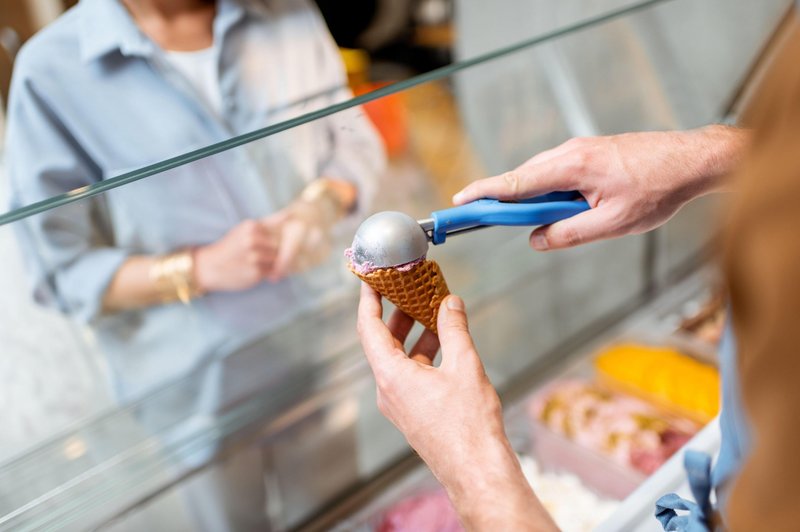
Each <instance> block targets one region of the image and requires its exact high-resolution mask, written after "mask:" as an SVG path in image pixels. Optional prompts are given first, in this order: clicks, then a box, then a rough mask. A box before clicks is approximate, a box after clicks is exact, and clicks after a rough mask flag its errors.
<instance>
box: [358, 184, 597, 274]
mask: <svg viewBox="0 0 800 532" xmlns="http://www.w3.org/2000/svg"><path fill="white" fill-rule="evenodd" d="M588 208H589V204H588V203H586V201H585V200H584V199H583V197H582V196H581V195H580V194H578V193H577V192H552V193H550V194H545V195H543V196H537V197H535V198H531V199H527V200H523V201H518V202H508V201H498V200H495V199H480V200H477V201H473V202H470V203H466V204H464V205H459V206H458V207H452V208H450V209H444V210H441V211H435V212H433V213H431V217H430V218H428V219H425V220H414V219H413V218H412V217H410V216H408V215H407V214H403V213H402V212H395V211H384V212H379V213H377V214H374V215H372V216H370V217H369V218H367V219H366V220H364V222H363V223H362V224H361V226H360V227H359V228H358V231H356V235H355V238H354V239H353V246H352V248H350V250H349V258H350V260H351V263H352V265H353V267H354V268H357V269H360V270H361V272H362V273H368V272H369V271H371V270H374V269H378V268H391V267H397V266H400V265H403V264H407V263H411V262H414V261H416V260H420V259H422V258H424V257H425V255H426V253H427V252H428V242H433V244H434V245H437V244H442V243H444V241H445V240H446V238H447V237H448V236H452V235H455V234H460V233H464V232H468V231H473V230H475V229H481V228H483V227H489V226H493V225H510V226H534V225H547V224H551V223H554V222H557V221H559V220H563V219H564V218H569V217H570V216H574V215H576V214H578V213H580V212H583V211H585V210H587V209H588Z"/></svg>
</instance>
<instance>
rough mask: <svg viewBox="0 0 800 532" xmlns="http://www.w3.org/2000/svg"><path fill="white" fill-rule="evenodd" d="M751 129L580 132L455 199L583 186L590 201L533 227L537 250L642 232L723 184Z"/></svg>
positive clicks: (459, 201) (502, 197) (507, 196)
mask: <svg viewBox="0 0 800 532" xmlns="http://www.w3.org/2000/svg"><path fill="white" fill-rule="evenodd" d="M749 136H750V134H749V132H748V131H746V130H743V129H738V128H733V127H728V126H708V127H705V128H701V129H696V130H691V131H668V132H645V133H627V134H623V135H614V136H608V137H593V138H576V139H572V140H569V141H567V142H565V143H564V144H562V145H560V146H558V147H556V148H554V149H552V150H548V151H545V152H542V153H540V154H538V155H536V156H535V157H533V158H532V159H530V160H528V161H527V162H525V163H523V164H522V165H521V166H519V167H518V168H516V169H515V170H512V171H510V172H506V173H505V174H501V175H499V176H496V177H490V178H487V179H482V180H479V181H475V182H474V183H471V184H470V185H468V186H467V187H466V188H464V190H462V191H461V192H459V193H458V194H456V195H455V196H454V197H453V201H454V203H456V204H458V205H461V204H464V203H467V202H469V201H472V200H476V199H479V198H484V197H489V198H497V199H500V200H516V199H525V198H531V197H533V196H538V195H540V194H545V193H548V192H554V191H567V190H577V191H579V192H580V193H581V194H582V195H583V196H584V197H585V198H586V200H587V201H588V202H589V205H591V206H592V209H590V210H588V211H586V212H583V213H581V214H578V215H576V216H573V217H572V218H567V219H566V220H562V221H560V222H556V223H554V224H552V225H549V226H545V227H541V228H539V229H537V230H535V231H533V233H531V238H530V243H531V246H532V247H533V248H534V249H537V250H540V251H544V250H548V249H558V248H565V247H571V246H576V245H578V244H584V243H587V242H592V241H595V240H601V239H606V238H613V237H618V236H623V235H628V234H637V233H643V232H645V231H649V230H650V229H654V228H655V227H658V226H659V225H661V224H663V223H664V222H666V221H667V220H669V219H670V218H671V217H672V215H674V214H675V213H676V212H677V211H678V209H680V208H681V207H682V206H683V205H684V204H686V203H687V202H689V201H690V200H692V199H694V198H696V197H698V196H701V195H704V194H707V193H709V192H713V191H714V190H716V189H719V188H721V186H722V185H723V183H724V178H725V177H726V176H727V174H728V173H729V172H730V171H731V170H732V169H733V168H734V167H735V165H736V164H737V162H738V161H739V158H740V157H741V155H742V154H743V153H744V151H745V148H746V147H747V144H748V141H749Z"/></svg>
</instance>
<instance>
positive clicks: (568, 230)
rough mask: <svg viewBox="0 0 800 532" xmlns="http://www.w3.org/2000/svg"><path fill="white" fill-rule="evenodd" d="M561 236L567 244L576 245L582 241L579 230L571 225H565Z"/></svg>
mask: <svg viewBox="0 0 800 532" xmlns="http://www.w3.org/2000/svg"><path fill="white" fill-rule="evenodd" d="M561 236H562V238H563V241H564V242H565V243H566V244H567V245H568V246H577V245H578V244H580V243H581V242H583V238H582V236H581V234H580V231H578V230H577V229H576V228H574V227H572V226H569V227H565V228H564V231H563V233H562V235H561Z"/></svg>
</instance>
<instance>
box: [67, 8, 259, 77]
mask: <svg viewBox="0 0 800 532" xmlns="http://www.w3.org/2000/svg"><path fill="white" fill-rule="evenodd" d="M80 7H81V9H82V10H83V13H82V19H81V30H82V31H81V32H80V53H81V60H82V61H84V62H87V63H88V62H91V61H93V60H95V59H98V58H100V57H103V56H104V55H106V54H108V53H110V52H113V51H115V50H119V51H120V53H122V55H126V56H145V57H147V56H150V55H152V54H153V53H154V52H155V51H156V50H157V49H158V47H157V46H156V44H155V43H153V41H151V40H150V38H149V37H147V36H146V35H145V34H144V33H142V31H141V30H140V29H139V27H138V26H137V25H136V23H135V22H134V21H133V18H132V17H131V16H130V14H129V13H128V10H127V9H125V6H123V5H122V3H121V2H120V0H81V2H80ZM247 8H250V3H249V2H244V5H243V3H241V2H239V1H238V0H217V15H216V17H215V19H214V38H215V40H219V41H220V42H221V41H222V39H223V38H224V36H225V34H226V33H227V31H228V30H229V29H230V28H231V27H233V26H234V25H235V24H236V23H237V22H238V21H239V20H241V19H242V17H244V15H245V13H246V11H247Z"/></svg>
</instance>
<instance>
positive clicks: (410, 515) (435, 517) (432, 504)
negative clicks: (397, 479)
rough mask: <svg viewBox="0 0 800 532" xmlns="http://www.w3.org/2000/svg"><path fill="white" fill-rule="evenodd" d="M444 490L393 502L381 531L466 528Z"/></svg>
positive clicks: (453, 531) (431, 531)
mask: <svg viewBox="0 0 800 532" xmlns="http://www.w3.org/2000/svg"><path fill="white" fill-rule="evenodd" d="M463 530H464V528H463V527H462V526H461V523H460V522H459V520H458V514H457V513H456V511H455V509H454V508H453V505H452V504H451V503H450V499H448V498H447V493H445V492H444V490H437V491H431V492H428V493H422V494H420V495H416V496H414V497H409V498H408V499H404V500H402V501H400V502H399V503H397V504H395V505H394V506H392V507H391V508H390V509H389V510H388V511H387V512H386V513H385V514H384V516H383V519H382V520H381V523H380V525H379V526H378V532H462V531H463Z"/></svg>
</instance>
